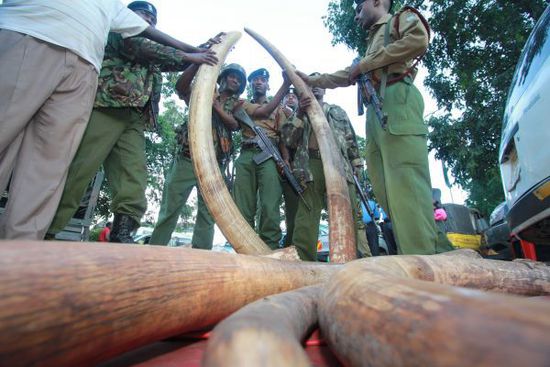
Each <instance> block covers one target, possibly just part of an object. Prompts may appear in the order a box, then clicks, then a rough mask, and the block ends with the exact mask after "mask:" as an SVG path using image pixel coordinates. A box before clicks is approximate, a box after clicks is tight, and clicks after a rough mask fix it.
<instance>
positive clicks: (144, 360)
mask: <svg viewBox="0 0 550 367" xmlns="http://www.w3.org/2000/svg"><path fill="white" fill-rule="evenodd" d="M209 335H210V333H209V332H198V333H189V334H186V335H183V336H181V337H178V339H177V340H172V341H165V342H159V343H155V344H154V345H151V346H147V347H144V348H141V349H139V350H136V351H132V352H130V353H127V354H125V355H123V356H120V357H118V358H116V359H114V360H112V361H109V362H107V363H104V364H103V365H102V366H103V367H122V366H125V367H126V366H134V367H138V366H139V367H200V365H201V360H202V355H203V353H204V350H205V349H206V344H207V343H208V340H207V338H208V336H209ZM305 351H306V353H307V355H308V356H309V358H310V360H311V363H312V365H313V366H316V367H329V366H330V367H332V366H341V364H340V363H339V362H338V360H337V359H336V357H335V356H334V354H332V352H331V351H330V349H329V348H328V346H327V345H326V342H325V341H324V340H323V338H322V336H321V335H320V334H319V331H318V330H316V331H315V332H313V334H312V335H311V336H310V337H309V339H308V340H307V341H306V343H305Z"/></svg>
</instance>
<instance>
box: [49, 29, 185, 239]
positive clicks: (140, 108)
mask: <svg viewBox="0 0 550 367" xmlns="http://www.w3.org/2000/svg"><path fill="white" fill-rule="evenodd" d="M181 60H182V57H181V51H178V50H176V49H174V48H171V47H167V46H163V45H160V44H158V43H155V42H153V41H150V40H148V39H146V38H142V37H133V38H130V39H126V40H123V39H122V37H121V36H120V35H118V34H116V33H110V34H109V39H108V42H107V46H106V48H105V58H104V60H103V63H102V69H101V73H100V75H99V81H98V88H97V94H96V99H95V102H94V109H93V112H92V115H91V117H90V121H89V122H88V126H87V127H86V131H85V133H84V136H83V138H82V141H81V143H80V146H79V148H78V151H77V153H76V155H75V157H74V159H73V161H72V163H71V165H70V168H69V172H68V175H67V181H66V183H65V188H64V190H63V196H62V197H61V201H60V203H59V206H58V208H57V212H56V214H55V217H54V219H53V221H52V223H51V225H50V228H49V229H48V233H50V234H55V233H57V232H60V231H61V230H63V228H64V227H65V226H66V225H67V223H68V222H69V220H70V219H71V217H72V216H73V215H74V213H75V212H76V210H77V209H78V207H79V204H80V200H81V198H82V195H84V192H85V191H86V188H87V186H88V184H89V182H90V180H91V179H92V178H93V176H94V174H95V173H96V172H97V170H98V169H99V168H100V167H101V164H103V166H104V168H105V174H106V177H107V181H108V183H109V185H110V187H111V192H112V194H113V200H112V202H111V211H112V212H113V213H115V214H123V215H127V216H129V217H131V218H132V219H133V220H134V221H135V222H136V223H139V222H140V220H141V217H142V216H143V214H144V213H145V210H146V209H147V200H146V198H145V188H146V187H147V167H146V158H145V136H144V130H145V128H146V126H148V127H150V128H154V127H155V126H156V118H157V115H158V102H159V101H160V90H161V86H162V75H161V74H160V73H161V71H175V70H183V69H185V68H186V67H187V66H188V65H189V63H185V62H182V61H181Z"/></svg>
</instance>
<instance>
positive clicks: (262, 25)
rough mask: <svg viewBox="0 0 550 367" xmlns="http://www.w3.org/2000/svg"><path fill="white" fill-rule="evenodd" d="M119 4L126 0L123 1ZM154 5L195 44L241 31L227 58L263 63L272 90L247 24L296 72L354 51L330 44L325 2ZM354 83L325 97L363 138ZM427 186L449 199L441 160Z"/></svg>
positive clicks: (167, 24) (325, 68) (162, 24)
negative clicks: (274, 48)
mask: <svg viewBox="0 0 550 367" xmlns="http://www.w3.org/2000/svg"><path fill="white" fill-rule="evenodd" d="M123 2H124V3H130V1H127V0H124V1H123ZM151 2H152V3H153V4H154V5H155V6H156V7H157V9H158V24H157V27H158V28H159V29H160V30H162V31H164V32H166V33H168V34H170V35H171V36H173V37H175V38H178V39H180V40H182V41H184V42H187V43H190V44H193V45H198V44H200V43H202V42H204V41H206V40H207V39H208V38H210V37H212V36H214V35H216V34H217V33H219V32H220V31H226V32H227V31H240V32H242V33H243V34H242V37H241V39H240V40H239V41H238V42H237V44H236V45H235V48H234V49H233V50H232V52H231V53H230V54H229V56H228V58H227V60H226V62H227V63H231V62H236V63H239V64H241V65H242V66H243V67H244V68H245V70H246V71H247V73H250V72H251V71H253V70H256V69H258V68H260V67H264V68H266V69H267V70H269V72H270V73H271V75H272V77H271V79H270V86H271V91H270V92H271V94H274V93H275V92H276V91H277V89H278V88H279V86H280V85H281V83H282V77H281V71H280V67H279V66H278V65H277V64H276V63H275V61H274V60H273V59H272V57H271V56H270V55H269V54H268V53H267V52H266V51H265V50H264V49H263V48H262V47H261V46H260V45H259V44H258V43H257V42H256V41H254V40H253V39H252V38H251V37H250V36H248V35H247V34H246V33H244V31H243V28H244V27H248V28H251V29H252V30H254V31H256V32H258V33H260V34H261V35H262V36H264V37H266V38H267V39H268V40H269V41H270V42H271V43H273V44H274V45H275V46H276V47H277V48H278V49H279V50H280V51H281V52H282V53H283V54H284V55H285V56H286V57H287V58H288V59H289V60H290V61H291V62H292V63H294V65H296V67H297V68H298V69H299V70H302V71H304V72H306V73H311V72H313V71H319V72H333V71H336V70H339V69H341V68H343V67H345V66H347V65H349V64H351V61H352V60H353V58H354V57H355V54H354V53H353V52H352V51H350V50H349V49H347V48H346V47H345V46H343V45H337V46H332V45H331V40H332V36H331V34H330V33H329V32H328V30H327V29H326V28H325V26H324V24H323V19H322V18H323V16H325V15H326V14H327V9H328V4H329V2H330V1H329V0H277V1H258V0H210V1H187V0H151ZM425 73H426V72H425V71H422V70H421V72H420V73H419V76H418V77H417V80H416V85H417V86H418V87H419V89H420V90H421V92H422V94H423V95H424V99H425V102H426V110H425V113H424V114H425V116H427V115H428V114H430V113H432V112H433V111H435V110H436V109H437V107H436V105H435V103H434V102H433V100H432V98H431V97H430V95H429V93H428V92H427V90H426V89H425V88H423V86H422V79H423V77H424V75H425ZM356 98H357V97H356V90H355V88H354V87H349V88H339V89H336V90H327V94H326V97H325V100H326V101H327V102H329V103H334V104H338V105H340V106H342V107H343V108H344V109H345V110H346V112H347V113H348V115H349V117H350V119H351V121H352V123H353V127H354V128H355V131H356V133H357V134H358V135H360V136H362V137H364V136H365V126H364V124H365V122H364V121H365V120H364V117H363V116H357V104H356ZM430 167H431V175H432V185H433V186H434V187H438V188H441V189H442V192H443V202H451V195H450V191H449V190H448V189H447V188H446V187H445V184H444V181H443V175H442V169H441V163H440V162H435V160H434V159H433V158H432V159H431V162H430ZM452 196H453V199H454V202H457V203H462V202H463V200H464V198H465V193H464V192H462V191H461V190H458V189H454V188H453V193H452Z"/></svg>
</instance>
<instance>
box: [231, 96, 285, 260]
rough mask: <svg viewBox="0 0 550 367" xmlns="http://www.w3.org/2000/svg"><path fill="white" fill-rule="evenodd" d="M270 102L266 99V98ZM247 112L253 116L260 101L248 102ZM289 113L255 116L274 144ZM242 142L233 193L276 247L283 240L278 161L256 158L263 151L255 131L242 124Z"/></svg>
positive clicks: (249, 219)
mask: <svg viewBox="0 0 550 367" xmlns="http://www.w3.org/2000/svg"><path fill="white" fill-rule="evenodd" d="M266 103H267V102H266ZM243 107H244V109H245V111H246V113H248V115H250V116H252V115H253V113H254V111H255V110H256V109H258V108H259V107H261V106H260V105H259V104H257V103H254V101H252V102H245V104H244V105H243ZM285 120H286V116H285V114H284V112H283V111H281V109H280V108H277V109H276V110H275V111H273V112H272V113H271V115H270V116H269V117H268V118H266V119H255V120H254V122H255V123H256V125H258V126H259V127H261V128H262V129H263V130H264V131H265V133H266V135H267V136H268V137H269V138H270V140H271V141H272V143H273V144H274V145H275V147H278V146H279V137H280V131H279V130H280V127H281V126H282V124H283V123H284V121H285ZM241 129H242V136H243V140H242V146H241V153H240V155H239V158H237V160H236V161H235V183H234V190H233V197H234V200H235V204H236V205H237V207H238V208H239V210H240V212H241V214H242V215H243V217H244V219H245V220H246V221H247V222H248V224H250V226H251V227H252V228H257V232H258V235H259V236H260V238H261V239H262V240H263V241H264V242H265V243H266V244H267V245H268V246H269V247H270V248H271V249H277V248H278V247H279V241H280V240H281V214H280V211H279V207H280V205H281V197H282V194H283V189H282V186H281V178H280V176H279V172H278V170H277V165H276V164H275V161H274V160H273V159H268V160H266V161H265V162H263V163H261V164H256V163H255V162H254V159H253V158H254V156H255V155H256V154H259V153H261V150H260V148H259V147H258V146H257V144H255V143H254V142H253V139H254V138H255V137H256V134H255V133H254V132H253V131H252V130H251V129H250V128H249V127H248V126H245V125H243V124H241ZM257 205H259V206H260V208H259V209H260V210H259V213H260V215H259V222H258V224H257V226H256V225H255V223H254V222H255V216H256V211H257Z"/></svg>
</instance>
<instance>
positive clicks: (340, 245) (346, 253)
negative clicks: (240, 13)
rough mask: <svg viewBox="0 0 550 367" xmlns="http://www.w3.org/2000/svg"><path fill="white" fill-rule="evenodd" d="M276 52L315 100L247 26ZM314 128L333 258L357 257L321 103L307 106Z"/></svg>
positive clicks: (337, 156) (338, 164)
mask: <svg viewBox="0 0 550 367" xmlns="http://www.w3.org/2000/svg"><path fill="white" fill-rule="evenodd" d="M244 30H245V31H246V33H248V34H249V35H251V36H252V37H253V38H254V39H255V40H256V41H258V42H259V43H260V44H261V45H262V46H263V47H264V48H265V49H266V50H267V52H269V53H270V54H271V56H273V58H274V59H275V61H277V63H278V64H279V65H280V66H281V67H282V68H283V70H285V71H286V73H287V75H288V78H289V79H290V81H291V82H292V84H294V86H295V87H296V89H298V92H299V93H300V96H304V95H305V96H308V97H309V98H311V100H312V101H315V97H314V96H313V93H311V90H310V89H309V87H308V86H307V85H306V84H305V83H304V81H303V80H302V79H301V78H300V77H299V76H298V75H297V74H296V73H295V67H294V66H293V65H292V63H290V61H288V59H287V58H286V57H285V56H284V55H283V54H282V53H281V52H280V51H279V50H277V49H276V48H275V46H273V45H272V44H271V43H270V42H269V41H267V40H266V39H265V38H263V37H262V36H260V35H259V34H258V33H256V32H254V31H252V30H251V29H248V28H245V29H244ZM306 113H307V115H308V116H309V119H310V121H311V126H312V127H313V131H315V136H316V137H317V141H318V142H319V150H320V152H321V158H322V160H323V172H324V173H325V182H326V186H327V202H328V211H329V228H330V231H329V238H330V261H331V262H336V263H343V262H347V261H350V260H353V259H355V258H356V247H355V229H354V223H353V217H352V211H351V210H352V209H351V203H350V200H349V192H348V185H347V182H346V179H345V177H346V175H345V173H344V169H343V167H344V164H343V162H342V157H341V156H340V154H339V153H338V152H339V151H340V149H339V148H338V146H337V145H336V140H335V139H334V136H333V135H332V130H331V129H330V126H329V125H328V122H327V119H326V117H325V114H324V113H323V109H322V108H321V106H320V105H319V103H315V102H314V103H312V104H311V106H309V107H308V108H307V110H306Z"/></svg>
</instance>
